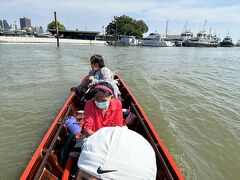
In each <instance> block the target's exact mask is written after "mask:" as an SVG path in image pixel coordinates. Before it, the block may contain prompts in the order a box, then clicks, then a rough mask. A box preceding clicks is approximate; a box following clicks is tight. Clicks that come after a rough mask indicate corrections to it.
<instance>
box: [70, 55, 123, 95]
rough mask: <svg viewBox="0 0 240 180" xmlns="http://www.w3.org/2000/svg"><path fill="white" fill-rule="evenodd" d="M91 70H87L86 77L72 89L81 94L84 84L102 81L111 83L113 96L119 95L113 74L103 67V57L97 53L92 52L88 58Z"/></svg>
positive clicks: (89, 84)
mask: <svg viewBox="0 0 240 180" xmlns="http://www.w3.org/2000/svg"><path fill="white" fill-rule="evenodd" d="M90 63H91V68H92V70H91V71H90V72H89V75H88V76H87V77H86V79H85V81H84V82H83V83H81V84H80V85H79V86H77V87H75V88H72V89H71V90H72V91H76V92H77V94H81V92H82V91H83V90H84V89H87V88H86V86H89V87H93V86H94V85H97V84H99V83H102V82H108V83H110V84H111V85H112V87H113V89H114V91H113V95H114V97H115V98H117V97H119V95H120V94H121V93H120V91H119V89H118V86H117V84H116V82H115V81H114V75H113V73H112V72H111V70H110V69H108V68H107V67H105V64H104V59H103V57H102V56H101V55H99V54H94V55H93V56H92V57H91V58H90Z"/></svg>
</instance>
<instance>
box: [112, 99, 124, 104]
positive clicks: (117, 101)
mask: <svg viewBox="0 0 240 180" xmlns="http://www.w3.org/2000/svg"><path fill="white" fill-rule="evenodd" d="M113 101H114V103H115V104H116V105H117V106H122V103H121V101H120V100H119V99H116V98H113Z"/></svg>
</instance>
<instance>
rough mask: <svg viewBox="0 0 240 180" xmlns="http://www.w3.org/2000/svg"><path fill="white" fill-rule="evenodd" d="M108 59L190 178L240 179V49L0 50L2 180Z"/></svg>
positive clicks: (13, 173)
mask: <svg viewBox="0 0 240 180" xmlns="http://www.w3.org/2000/svg"><path fill="white" fill-rule="evenodd" d="M94 53H99V54H102V55H103V56H104V58H105V61H106V64H107V66H108V67H109V68H111V69H112V70H113V71H118V74H120V75H121V76H122V78H123V80H124V81H125V82H126V84H127V86H128V87H129V88H130V90H131V91H132V92H133V94H134V95H135V96H136V98H137V99H138V101H139V102H140V104H141V105H142V107H143V109H144V110H145V111H146V113H147V115H148V116H149V118H150V120H151V122H152V124H153V125H154V127H155V129H156V130H157V132H158V134H159V136H160V138H161V139H162V140H163V141H164V143H165V145H166V147H167V149H168V150H169V152H170V154H171V155H172V156H173V158H174V160H175V161H176V163H177V164H178V166H179V167H180V169H181V171H182V173H183V174H184V176H185V177H186V179H231V180H235V179H239V178H240V48H148V47H144V48H143V47H117V48H114V47H109V46H96V45H62V46H61V47H60V48H59V49H58V48H56V46H55V45H53V44H52V45H51V44H0V180H2V179H4V180H5V179H7V180H8V179H17V178H19V176H20V175H21V173H22V171H23V170H24V168H25V166H26V165H27V163H28V161H29V160H30V158H31V157H32V155H33V153H34V152H35V150H36V148H37V146H38V145H39V143H40V141H41V139H42V138H43V136H44V134H45V133H46V131H47V130H48V128H49V126H50V125H51V123H52V121H53V119H54V118H55V116H56V115H57V113H58V111H59V109H60V108H61V106H62V105H63V104H64V102H65V101H66V99H67V97H68V96H69V94H70V91H69V88H70V87H72V86H74V85H76V84H77V83H78V81H79V80H80V78H81V77H82V76H83V75H84V74H86V73H87V72H88V70H89V57H90V56H91V55H92V54H94Z"/></svg>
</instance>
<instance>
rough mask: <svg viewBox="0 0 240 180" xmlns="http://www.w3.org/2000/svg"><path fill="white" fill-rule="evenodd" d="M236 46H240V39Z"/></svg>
mask: <svg viewBox="0 0 240 180" xmlns="http://www.w3.org/2000/svg"><path fill="white" fill-rule="evenodd" d="M236 46H237V47H240V39H239V40H238V42H237V44H236Z"/></svg>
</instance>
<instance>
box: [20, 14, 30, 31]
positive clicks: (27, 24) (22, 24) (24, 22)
mask: <svg viewBox="0 0 240 180" xmlns="http://www.w3.org/2000/svg"><path fill="white" fill-rule="evenodd" d="M31 26H32V25H31V20H30V19H29V18H26V17H23V18H20V27H21V29H25V28H30V27H31Z"/></svg>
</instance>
